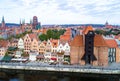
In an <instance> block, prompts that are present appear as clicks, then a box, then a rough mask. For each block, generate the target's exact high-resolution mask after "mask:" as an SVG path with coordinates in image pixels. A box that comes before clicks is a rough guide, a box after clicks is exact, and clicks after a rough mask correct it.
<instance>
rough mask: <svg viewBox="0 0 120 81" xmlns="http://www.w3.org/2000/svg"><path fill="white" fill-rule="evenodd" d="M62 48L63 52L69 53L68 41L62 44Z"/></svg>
mask: <svg viewBox="0 0 120 81" xmlns="http://www.w3.org/2000/svg"><path fill="white" fill-rule="evenodd" d="M63 50H64V52H65V53H70V45H69V44H68V42H66V43H65V45H64V46H63Z"/></svg>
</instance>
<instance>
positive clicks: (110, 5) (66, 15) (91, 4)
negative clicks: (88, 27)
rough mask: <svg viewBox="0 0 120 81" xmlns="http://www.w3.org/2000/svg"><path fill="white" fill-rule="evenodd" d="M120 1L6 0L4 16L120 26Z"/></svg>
mask: <svg viewBox="0 0 120 81" xmlns="http://www.w3.org/2000/svg"><path fill="white" fill-rule="evenodd" d="M119 4H120V1H119V0H102V1H101V0H94V1H91V0H84V1H82V0H63V1H61V0H51V1H49V0H43V1H40V0H2V1H1V2H0V10H1V13H0V18H2V16H4V17H5V22H6V23H19V22H20V19H21V20H22V19H25V22H26V23H29V21H30V19H32V18H33V16H37V17H38V21H39V22H41V24H95V23H96V24H104V23H105V22H106V21H108V22H109V23H110V24H113V25H116V24H117V25H120V21H119V17H120V15H119V14H120V12H119V11H120V5H119Z"/></svg>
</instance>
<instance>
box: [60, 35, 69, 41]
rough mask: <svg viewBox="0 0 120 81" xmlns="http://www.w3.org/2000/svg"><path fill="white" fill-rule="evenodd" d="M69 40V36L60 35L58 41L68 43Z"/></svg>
mask: <svg viewBox="0 0 120 81" xmlns="http://www.w3.org/2000/svg"><path fill="white" fill-rule="evenodd" d="M70 39H71V36H70V35H61V36H60V40H63V41H70Z"/></svg>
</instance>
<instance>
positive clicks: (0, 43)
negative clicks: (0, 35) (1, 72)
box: [0, 40, 9, 47]
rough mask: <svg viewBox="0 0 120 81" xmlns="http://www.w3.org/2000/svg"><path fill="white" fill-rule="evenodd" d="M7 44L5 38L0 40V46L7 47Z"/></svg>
mask: <svg viewBox="0 0 120 81" xmlns="http://www.w3.org/2000/svg"><path fill="white" fill-rule="evenodd" d="M8 44H9V41H6V40H0V46H1V47H7V46H8Z"/></svg>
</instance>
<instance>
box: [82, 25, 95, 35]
mask: <svg viewBox="0 0 120 81" xmlns="http://www.w3.org/2000/svg"><path fill="white" fill-rule="evenodd" d="M89 31H93V27H92V26H87V27H85V29H84V30H83V34H87V33H88V32H89Z"/></svg>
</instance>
